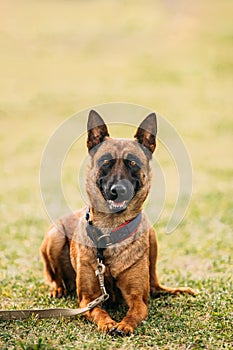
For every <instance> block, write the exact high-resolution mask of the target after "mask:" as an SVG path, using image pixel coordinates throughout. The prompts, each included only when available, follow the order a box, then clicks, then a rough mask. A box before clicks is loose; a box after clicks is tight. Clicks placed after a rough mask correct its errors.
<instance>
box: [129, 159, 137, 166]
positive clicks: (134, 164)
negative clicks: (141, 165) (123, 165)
mask: <svg viewBox="0 0 233 350" xmlns="http://www.w3.org/2000/svg"><path fill="white" fill-rule="evenodd" d="M129 164H130V166H132V167H135V166H136V165H137V163H136V162H135V160H131V161H130V162H129Z"/></svg>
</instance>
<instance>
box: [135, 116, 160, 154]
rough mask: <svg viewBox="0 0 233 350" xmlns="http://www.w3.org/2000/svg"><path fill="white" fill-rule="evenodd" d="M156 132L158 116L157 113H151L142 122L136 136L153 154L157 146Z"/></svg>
mask: <svg viewBox="0 0 233 350" xmlns="http://www.w3.org/2000/svg"><path fill="white" fill-rule="evenodd" d="M156 134H157V118H156V114H155V113H151V114H149V115H148V116H147V117H146V118H145V119H144V120H143V121H142V122H141V124H140V125H139V127H138V129H137V132H136V134H135V135H134V137H135V138H136V140H137V141H138V142H139V143H141V144H142V145H143V146H144V147H146V148H147V149H148V150H149V151H150V152H151V154H152V153H153V152H154V150H155V147H156Z"/></svg>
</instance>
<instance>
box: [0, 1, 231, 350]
mask: <svg viewBox="0 0 233 350" xmlns="http://www.w3.org/2000/svg"><path fill="white" fill-rule="evenodd" d="M0 7H1V13H3V14H4V16H2V18H1V23H0V67H1V68H0V69H1V79H0V80H1V94H0V147H1V148H0V162H1V170H2V171H1V182H0V217H1V220H0V230H1V235H0V280H1V283H0V307H1V308H2V309H11V308H35V307H41V308H43V307H53V306H54V307H60V306H62V307H75V306H76V301H75V300H72V299H68V300H64V299H61V300H50V299H49V298H48V296H47V292H48V287H47V286H46V285H45V284H44V281H43V267H42V262H41V258H40V254H39V247H40V244H41V241H42V238H43V235H44V232H45V230H46V228H47V226H48V225H49V220H48V218H47V216H46V213H45V210H44V208H43V205H42V201H41V197H40V189H39V169H40V160H41V156H42V152H43V149H44V147H45V145H46V143H47V141H48V139H49V137H50V136H51V134H52V133H53V132H54V130H55V129H56V128H57V127H58V125H59V124H60V123H61V122H63V121H64V120H65V119H66V118H68V117H69V116H70V115H72V114H74V113H76V112H77V111H80V110H82V109H85V108H87V107H89V106H94V105H95V104H101V103H106V102H114V101H115V102H116V101H123V102H131V103H135V104H139V105H143V106H147V107H148V108H150V109H151V110H155V111H157V112H158V113H159V114H161V115H163V116H165V117H166V118H167V119H168V120H169V121H170V122H171V123H172V124H173V125H174V127H175V128H176V129H177V130H178V131H179V133H180V134H181V135H182V138H183V140H184V142H185V144H186V145H187V148H188V151H189V153H190V158H191V160H192V165H193V171H194V184H193V185H194V191H193V196H192V201H191V204H190V207H189V210H188V213H187V215H186V217H185V219H184V220H183V222H182V224H181V225H180V226H179V227H178V229H177V230H176V231H175V232H173V233H172V234H171V235H166V234H164V228H165V227H166V224H167V219H168V217H169V216H170V213H171V209H172V203H174V191H173V189H174V184H176V181H175V180H174V179H173V178H174V174H176V173H175V170H174V167H173V165H172V164H171V159H170V158H168V156H167V154H166V152H165V150H164V149H163V148H162V147H161V145H159V147H158V151H157V153H156V157H157V158H158V160H159V162H160V163H161V164H162V166H163V170H164V172H165V174H168V175H167V176H168V180H169V181H168V193H167V198H166V205H165V209H164V212H163V214H162V216H161V219H160V221H159V223H158V224H157V233H158V238H159V252H160V253H159V264H158V270H159V273H160V276H161V277H160V279H161V282H162V283H164V284H168V285H189V286H191V287H192V288H194V289H196V290H198V291H199V294H198V295H197V296H196V297H195V298H193V297H188V296H179V297H163V298H160V299H153V300H152V299H150V308H149V317H148V319H147V320H146V321H144V322H143V323H142V324H141V325H140V326H139V327H138V328H137V329H136V331H135V333H134V334H133V335H132V336H130V337H126V338H117V339H112V338H111V337H110V336H105V335H103V334H100V333H98V332H97V330H96V327H95V326H94V325H93V324H91V323H88V322H86V321H85V320H84V319H83V318H81V317H80V318H77V319H72V320H71V319H61V320H37V319H30V320H27V321H14V322H2V323H1V329H0V348H1V349H17V350H18V349H28V350H29V349H150V348H151V349H167V350H168V349H231V348H233V340H232V321H233V307H232V305H233V300H232V295H233V293H232V292H233V290H232V289H233V288H232V251H233V240H232V232H233V220H232V217H233V215H232V208H233V200H232V198H233V187H232V177H233V166H232V156H233V155H232V150H233V145H232V132H233V122H232V96H231V95H232V94H231V91H232V37H233V34H232V15H231V14H232V3H231V1H228V0H223V1H221V2H219V1H217V0H212V1H210V0H207V1H205V2H203V1H200V0H198V1H196V2H192V3H191V2H185V1H180V2H175V1H174V2H165V1H159V0H158V1H152V0H149V1H148V2H145V1H142V0H139V1H137V2H134V3H133V4H132V2H130V1H128V0H126V1H114V0H111V1H107V0H99V1H53V0H48V1H43V2H41V1H40V2H39V1H36V0H32V1H27V0H20V1H11V2H5V3H4V5H3V4H1V5H0ZM121 132H122V133H123V132H124V130H123V129H122V130H121V129H120V130H119V134H121ZM129 136H130V135H129ZM82 152H83V147H82V146H80V145H79V144H78V145H76V146H74V148H73V149H72V151H71V154H69V157H68V158H67V168H66V172H65V173H64V178H63V181H64V184H65V185H66V186H65V191H66V193H67V196H68V197H69V200H70V201H71V203H72V204H73V205H75V206H76V205H77V206H79V205H80V204H81V200H80V198H77V197H76V192H75V191H73V188H76V187H77V164H79V163H80V160H82V159H81V158H80V154H81V153H82ZM74 169H75V171H74ZM155 205H156V199H155ZM124 312H125V309H124V308H122V309H121V308H119V310H117V311H114V312H112V314H113V316H114V318H116V319H118V320H119V319H121V317H122V315H123V314H124Z"/></svg>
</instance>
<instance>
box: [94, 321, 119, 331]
mask: <svg viewBox="0 0 233 350" xmlns="http://www.w3.org/2000/svg"><path fill="white" fill-rule="evenodd" d="M115 326H116V322H115V321H109V322H101V323H99V324H98V331H99V332H103V333H106V334H110V331H111V329H113V328H114V327H115Z"/></svg>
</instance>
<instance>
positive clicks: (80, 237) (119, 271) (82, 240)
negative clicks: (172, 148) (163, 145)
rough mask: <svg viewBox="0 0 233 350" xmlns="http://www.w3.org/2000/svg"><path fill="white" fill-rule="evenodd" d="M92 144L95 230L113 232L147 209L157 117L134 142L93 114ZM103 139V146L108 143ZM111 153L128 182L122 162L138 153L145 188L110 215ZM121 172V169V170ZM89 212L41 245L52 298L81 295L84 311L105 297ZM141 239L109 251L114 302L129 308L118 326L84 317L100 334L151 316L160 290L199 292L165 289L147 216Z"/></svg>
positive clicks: (103, 316) (98, 315)
mask: <svg viewBox="0 0 233 350" xmlns="http://www.w3.org/2000/svg"><path fill="white" fill-rule="evenodd" d="M88 130H89V131H88V140H87V146H88V149H89V153H90V156H91V157H90V164H89V167H88V170H87V179H86V189H87V193H88V196H89V200H90V216H91V220H92V222H93V225H94V226H95V227H98V228H99V229H101V231H102V232H105V231H106V232H109V228H111V229H114V228H116V227H118V226H119V225H121V224H123V223H124V222H125V221H128V220H130V219H132V218H134V217H135V216H136V215H137V214H139V213H140V212H141V211H142V206H143V203H144V201H145V199H146V197H147V195H148V193H149V190H150V184H151V176H152V175H151V168H150V158H151V155H152V153H153V151H154V149H155V145H156V143H155V135H156V131H157V130H156V119H155V115H150V116H148V117H147V118H146V119H145V120H144V121H143V122H142V123H141V125H140V126H139V128H138V130H137V132H136V135H135V140H124V139H111V138H110V137H109V134H108V130H107V127H106V125H105V124H104V122H103V120H102V118H101V117H100V116H99V115H98V114H97V113H96V112H94V111H91V112H90V115H89V121H88ZM103 141H104V142H103ZM106 152H108V153H109V152H111V154H112V155H113V156H114V157H115V158H114V159H116V163H115V170H114V168H113V170H112V173H110V175H109V176H112V177H113V175H114V178H116V177H117V176H121V178H126V177H127V176H128V175H127V169H126V168H125V166H124V162H123V161H122V159H125V158H127V155H128V154H129V153H130V154H135V155H136V156H137V158H139V159H140V161H141V166H140V171H139V176H140V182H141V187H140V189H139V190H138V192H137V193H136V195H135V196H134V197H133V198H132V199H131V201H130V202H129V204H128V206H127V208H126V209H125V210H124V211H122V212H119V213H118V212H116V213H113V212H110V211H109V210H108V209H107V204H106V200H105V198H104V196H103V195H102V193H101V191H100V189H99V188H98V187H97V184H96V183H97V179H98V176H99V166H98V160H99V159H100V158H101V156H103V155H104V154H106ZM116 169H117V170H116ZM86 210H87V208H83V209H81V210H78V211H76V212H75V213H73V214H70V215H68V216H66V217H64V218H62V219H61V220H60V222H59V223H58V225H53V226H52V227H51V228H50V230H49V231H48V233H47V234H46V236H45V239H44V241H43V243H42V246H41V253H42V257H43V261H44V268H45V275H46V277H47V278H48V280H49V281H50V282H51V283H52V285H53V288H52V291H51V296H53V297H61V296H64V295H67V294H69V293H73V292H75V290H76V292H77V296H78V299H79V305H80V307H85V306H87V304H88V303H89V302H91V301H93V300H94V299H95V298H97V297H98V296H100V294H101V292H100V287H99V283H98V279H97V277H96V275H95V270H96V268H97V259H96V248H95V247H93V242H92V241H91V240H90V238H89V237H88V235H87V232H86V224H87V221H86V218H85V216H86ZM142 213H143V214H142V220H141V223H140V226H139V227H138V230H137V237H136V239H135V237H133V238H132V237H129V238H127V239H126V240H125V241H124V242H123V243H117V244H115V245H113V246H111V247H108V248H106V249H105V250H104V258H105V266H106V271H105V285H106V289H107V292H108V293H109V294H110V299H111V303H118V302H119V301H120V300H121V299H123V300H124V301H125V302H126V304H127V305H128V307H129V310H128V312H127V314H126V316H125V317H124V318H123V320H122V321H121V322H119V323H116V322H115V321H114V320H112V319H111V317H110V316H109V314H108V313H107V311H105V310H103V309H102V308H101V307H95V308H94V309H92V310H91V311H89V312H87V313H86V314H85V316H86V318H87V319H89V320H92V321H94V322H95V323H96V324H97V326H98V329H99V330H100V331H104V332H106V333H110V334H120V335H127V334H130V333H132V332H133V330H134V329H135V328H136V327H137V325H138V324H139V323H140V322H141V321H142V320H143V319H145V318H146V317H147V315H148V296H149V293H150V292H151V294H157V293H160V292H168V293H173V294H176V293H180V292H185V293H189V294H194V292H193V290H192V289H190V288H184V287H183V288H182V287H181V288H168V287H164V286H162V285H161V284H160V283H159V281H158V277H157V274H156V260H157V241H156V236H155V231H154V229H153V228H152V227H151V225H150V223H149V221H148V219H147V216H146V214H145V213H144V212H142Z"/></svg>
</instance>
